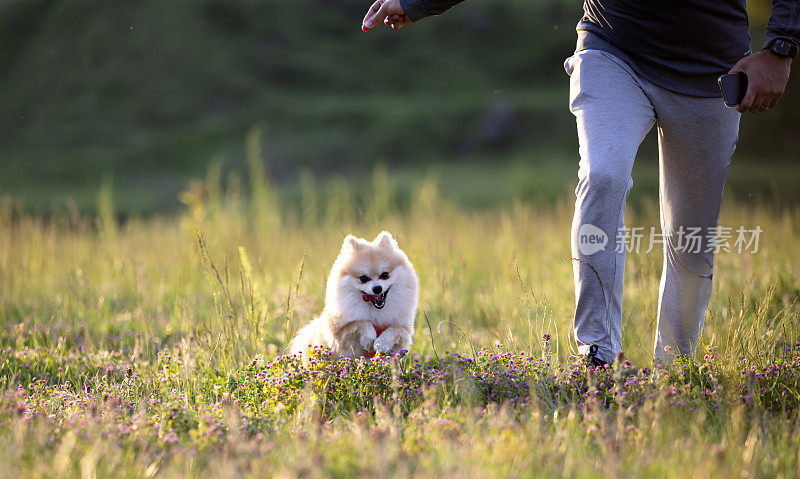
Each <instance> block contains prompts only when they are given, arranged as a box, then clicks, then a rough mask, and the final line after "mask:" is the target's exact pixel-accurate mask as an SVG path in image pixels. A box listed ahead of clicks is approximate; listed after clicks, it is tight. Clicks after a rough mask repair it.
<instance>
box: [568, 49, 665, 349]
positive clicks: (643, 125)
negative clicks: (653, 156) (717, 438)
mask: <svg viewBox="0 0 800 479" xmlns="http://www.w3.org/2000/svg"><path fill="white" fill-rule="evenodd" d="M565 68H566V70H567V72H568V73H569V74H570V77H571V78H570V110H571V111H572V113H573V114H574V115H575V119H576V121H577V127H578V140H579V143H580V157H581V159H580V167H579V169H578V187H577V188H576V189H575V195H576V197H577V198H576V201H575V216H574V218H573V221H572V256H573V258H577V259H579V260H580V261H574V260H573V272H574V277H575V303H576V304H575V322H574V332H575V339H576V341H577V343H578V352H579V353H580V354H583V355H586V354H587V353H589V352H590V348H591V346H592V345H595V346H597V349H598V353H597V356H598V357H599V358H600V359H602V360H605V361H606V362H609V363H610V362H612V361H613V360H614V356H615V354H616V352H617V351H618V350H619V348H620V344H619V338H620V330H621V321H622V277H623V271H624V268H625V248H624V243H623V244H621V248H618V247H617V231H618V230H619V229H620V228H622V227H623V226H624V215H625V199H626V198H627V196H628V192H629V191H630V188H631V186H632V185H633V180H631V169H632V168H633V161H634V158H635V156H636V151H637V150H638V148H639V144H640V143H641V142H642V140H643V139H644V136H645V135H646V134H647V132H648V131H649V130H650V128H651V127H652V126H653V123H654V113H653V106H652V105H651V103H650V101H649V100H648V98H647V96H646V95H645V94H644V92H643V91H642V87H641V85H640V83H639V80H638V79H637V77H636V75H635V73H633V71H632V70H631V69H630V67H628V66H627V65H625V64H624V63H623V62H622V61H620V60H618V59H617V58H615V57H613V56H611V55H609V54H606V53H604V52H600V51H596V50H586V51H582V52H579V53H576V54H575V55H574V56H572V57H571V58H569V59H568V60H567V62H566V64H565ZM589 265H591V266H589ZM593 269H594V270H593ZM595 271H596V272H597V274H595ZM598 276H599V281H598ZM601 282H602V287H601Z"/></svg>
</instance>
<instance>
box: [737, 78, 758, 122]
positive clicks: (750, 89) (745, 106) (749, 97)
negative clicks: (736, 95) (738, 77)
mask: <svg viewBox="0 0 800 479" xmlns="http://www.w3.org/2000/svg"><path fill="white" fill-rule="evenodd" d="M740 71H741V70H740ZM756 86H757V85H756V84H755V82H750V83H748V85H747V92H746V93H745V95H744V98H742V102H741V103H739V105H737V107H736V109H737V110H739V113H744V112H745V111H748V110H750V111H752V110H751V108H753V102H754V101H755V99H756Z"/></svg>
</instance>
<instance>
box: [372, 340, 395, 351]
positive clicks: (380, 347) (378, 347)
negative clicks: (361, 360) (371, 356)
mask: <svg viewBox="0 0 800 479" xmlns="http://www.w3.org/2000/svg"><path fill="white" fill-rule="evenodd" d="M372 347H373V348H374V349H375V352H376V353H379V354H387V353H389V351H391V350H392V348H393V347H394V344H392V343H391V342H390V341H386V340H385V339H384V338H378V339H376V340H375V343H374V344H373V345H372Z"/></svg>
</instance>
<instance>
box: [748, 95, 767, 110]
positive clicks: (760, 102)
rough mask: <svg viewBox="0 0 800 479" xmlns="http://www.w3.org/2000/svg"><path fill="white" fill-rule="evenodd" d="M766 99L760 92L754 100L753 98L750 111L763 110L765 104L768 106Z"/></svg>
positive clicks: (765, 107) (765, 106)
mask: <svg viewBox="0 0 800 479" xmlns="http://www.w3.org/2000/svg"><path fill="white" fill-rule="evenodd" d="M768 101H769V100H768V99H767V98H766V97H765V95H764V94H763V93H762V94H760V95H757V96H756V98H755V100H753V104H752V105H751V106H750V113H758V112H760V111H765V110H766V109H767V106H769V103H768Z"/></svg>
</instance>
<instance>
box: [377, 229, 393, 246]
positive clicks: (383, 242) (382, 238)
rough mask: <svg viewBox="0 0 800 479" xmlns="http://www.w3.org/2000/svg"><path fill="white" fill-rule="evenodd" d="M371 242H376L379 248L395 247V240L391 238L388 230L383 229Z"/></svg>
mask: <svg viewBox="0 0 800 479" xmlns="http://www.w3.org/2000/svg"><path fill="white" fill-rule="evenodd" d="M373 243H375V244H377V245H378V246H380V247H381V248H397V241H395V240H394V238H392V234H391V233H389V232H388V231H383V232H381V234H379V235H378V236H377V237H376V238H375V241H373Z"/></svg>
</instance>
